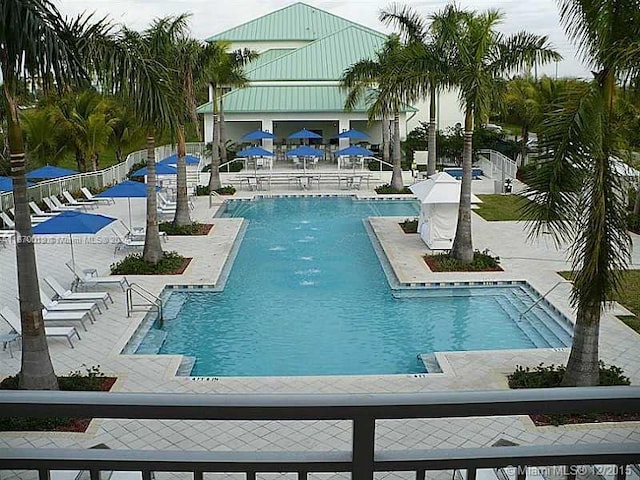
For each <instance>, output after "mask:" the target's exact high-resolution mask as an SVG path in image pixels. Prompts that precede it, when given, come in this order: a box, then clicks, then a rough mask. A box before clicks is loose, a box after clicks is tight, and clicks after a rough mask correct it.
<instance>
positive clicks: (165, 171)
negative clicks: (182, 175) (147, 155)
mask: <svg viewBox="0 0 640 480" xmlns="http://www.w3.org/2000/svg"><path fill="white" fill-rule="evenodd" d="M177 174H178V170H177V169H176V167H174V166H172V165H167V164H166V163H158V164H156V175H177ZM131 176H132V177H146V176H147V167H144V168H141V169H140V170H136V171H135V172H133V173H132V174H131Z"/></svg>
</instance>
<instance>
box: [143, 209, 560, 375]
mask: <svg viewBox="0 0 640 480" xmlns="http://www.w3.org/2000/svg"><path fill="white" fill-rule="evenodd" d="M417 212H418V204H417V203H416V202H413V201H362V200H356V199H352V198H340V197H339V198H317V197H316V198H312V197H298V198H264V199H259V200H257V201H251V202H246V201H244V202H240V201H238V202H230V203H229V205H228V207H227V211H226V214H225V216H229V217H243V218H246V219H248V220H249V224H248V227H247V230H246V233H245V235H244V238H243V240H242V243H241V245H240V248H239V250H238V253H237V256H236V258H235V262H234V264H233V267H232V269H231V271H230V274H229V277H228V280H227V283H226V286H225V288H224V290H223V291H221V292H214V291H197V290H195V291H194V290H176V291H172V292H171V293H170V294H169V296H168V299H167V301H166V304H165V316H164V317H165V320H164V322H163V325H162V328H159V326H158V325H155V326H154V328H152V329H151V330H150V331H149V332H148V334H147V335H146V337H145V338H144V340H143V341H142V343H141V344H140V346H139V347H138V349H137V353H160V354H182V355H185V356H187V357H192V358H193V359H194V362H195V363H194V365H193V368H192V370H191V374H192V375H202V376H288V375H364V374H398V373H422V372H424V371H425V368H424V365H423V363H422V361H421V360H419V358H418V355H419V354H424V353H429V352H436V351H450V350H487V349H492V350H493V349H517V348H535V347H550V346H565V345H566V344H567V338H570V337H568V334H567V332H566V331H564V330H563V328H561V326H560V325H558V324H556V323H555V319H554V318H553V312H550V311H545V310H544V308H545V307H543V304H542V303H541V304H539V306H537V307H536V308H535V309H534V311H535V314H534V315H530V314H528V315H527V316H526V317H527V319H529V320H526V321H523V320H522V319H520V318H519V313H518V312H522V311H524V309H526V308H527V306H528V305H531V304H532V303H533V302H534V298H536V296H535V292H533V291H531V290H530V289H528V288H527V287H526V286H524V285H511V286H500V287H469V288H465V287H455V288H432V289H419V290H416V289H411V290H397V289H396V290H394V289H392V288H391V287H390V285H389V283H388V282H387V279H386V277H385V274H384V272H383V270H382V267H381V264H380V260H379V259H378V256H377V255H376V253H375V251H374V248H373V246H372V242H371V239H370V238H369V235H368V233H367V231H366V229H365V228H364V223H363V219H366V218H367V217H370V216H400V217H413V216H415V215H417ZM543 314H544V315H543ZM543 317H544V318H543ZM532 322H538V323H539V324H540V325H537V326H535V325H533V323H532ZM544 329H546V330H547V331H546V332H544V333H541V332H542V331H543V330H544Z"/></svg>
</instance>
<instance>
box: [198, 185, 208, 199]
mask: <svg viewBox="0 0 640 480" xmlns="http://www.w3.org/2000/svg"><path fill="white" fill-rule="evenodd" d="M196 195H197V196H198V197H202V196H207V195H209V186H208V185H196Z"/></svg>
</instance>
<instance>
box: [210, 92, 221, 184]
mask: <svg viewBox="0 0 640 480" xmlns="http://www.w3.org/2000/svg"><path fill="white" fill-rule="evenodd" d="M212 102H213V139H212V141H211V176H210V177H209V190H212V191H213V190H217V189H218V188H220V187H221V186H222V183H221V182H220V170H219V169H220V125H219V123H220V119H219V118H218V89H217V88H215V87H214V88H213V100H212Z"/></svg>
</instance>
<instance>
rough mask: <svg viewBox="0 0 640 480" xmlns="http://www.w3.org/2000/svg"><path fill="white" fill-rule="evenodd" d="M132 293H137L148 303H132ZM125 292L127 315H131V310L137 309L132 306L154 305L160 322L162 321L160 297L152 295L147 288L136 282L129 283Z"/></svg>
mask: <svg viewBox="0 0 640 480" xmlns="http://www.w3.org/2000/svg"><path fill="white" fill-rule="evenodd" d="M134 293H136V294H138V295H139V296H140V297H142V298H143V299H144V300H146V301H147V302H148V303H143V304H134V303H133V294H134ZM126 294H127V295H126V297H127V317H130V316H131V312H135V311H137V310H135V309H134V307H156V309H157V311H158V317H159V320H160V323H162V321H163V316H162V299H161V298H160V297H158V296H156V295H154V294H153V293H151V292H150V291H149V290H147V289H146V288H144V287H143V286H141V285H139V284H137V283H130V284H129V286H128V287H127V291H126Z"/></svg>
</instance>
